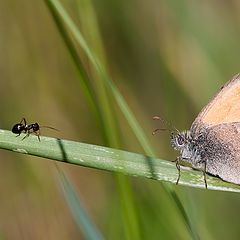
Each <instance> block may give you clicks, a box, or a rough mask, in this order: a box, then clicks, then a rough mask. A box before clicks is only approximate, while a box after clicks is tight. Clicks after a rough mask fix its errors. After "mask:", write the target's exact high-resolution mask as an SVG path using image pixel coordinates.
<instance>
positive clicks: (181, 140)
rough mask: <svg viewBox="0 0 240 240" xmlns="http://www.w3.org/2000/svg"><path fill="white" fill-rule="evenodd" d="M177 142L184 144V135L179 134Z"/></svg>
mask: <svg viewBox="0 0 240 240" xmlns="http://www.w3.org/2000/svg"><path fill="white" fill-rule="evenodd" d="M177 143H178V145H179V146H182V145H183V144H184V143H185V138H184V137H183V136H181V135H179V136H178V138H177Z"/></svg>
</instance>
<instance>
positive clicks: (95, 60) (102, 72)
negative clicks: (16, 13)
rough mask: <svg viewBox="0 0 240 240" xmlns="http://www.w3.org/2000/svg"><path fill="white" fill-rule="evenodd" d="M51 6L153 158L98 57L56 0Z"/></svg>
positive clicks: (142, 134) (144, 139)
mask: <svg viewBox="0 0 240 240" xmlns="http://www.w3.org/2000/svg"><path fill="white" fill-rule="evenodd" d="M49 2H51V4H52V5H53V6H54V7H55V9H56V10H57V12H58V14H59V15H60V16H61V17H62V19H63V21H64V23H65V24H66V26H67V27H68V29H69V30H70V31H71V33H72V34H73V35H74V37H75V39H76V41H77V43H78V44H79V45H80V46H81V48H82V49H83V50H84V52H85V54H86V55H87V57H88V58H89V60H90V62H91V63H92V65H93V67H94V68H95V70H96V72H97V73H98V75H99V77H100V78H101V80H102V81H104V82H105V83H106V85H107V86H108V87H109V88H110V89H111V92H112V94H113V96H114V97H115V99H116V102H117V103H118V105H119V107H120V109H121V111H122V112H123V114H124V116H125V118H126V120H127V122H128V124H129V125H130V127H131V128H132V130H133V132H134V134H135V135H136V137H137V139H138V141H139V142H140V144H141V146H142V147H143V149H144V151H145V152H146V153H147V154H148V155H151V156H154V155H155V154H154V150H153V148H152V146H151V144H150V143H149V141H148V138H147V136H146V135H145V133H144V131H143V129H142V128H141V126H140V124H139V123H138V121H137V119H136V118H135V116H134V114H133V113H132V111H131V110H130V108H129V107H128V104H127V103H126V101H125V99H124V98H123V97H122V95H121V93H120V92H119V90H118V88H117V87H116V86H115V85H114V84H113V82H112V80H111V78H110V77H109V75H108V74H107V72H106V69H105V68H104V66H103V65H102V64H101V63H100V61H99V59H98V57H97V56H96V55H95V54H94V53H93V52H92V51H91V49H90V48H89V46H88V44H87V42H86V41H85V39H84V37H83V35H82V33H81V32H80V30H79V29H78V27H77V26H76V25H75V23H74V22H73V21H72V19H71V18H70V17H69V15H68V14H67V12H66V11H65V9H64V8H63V7H62V5H61V4H60V3H59V1H58V0H49Z"/></svg>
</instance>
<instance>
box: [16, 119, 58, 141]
mask: <svg viewBox="0 0 240 240" xmlns="http://www.w3.org/2000/svg"><path fill="white" fill-rule="evenodd" d="M43 127H44V128H50V129H53V130H56V131H58V130H57V129H56V128H53V127H49V126H41V128H43ZM12 132H13V133H16V134H18V135H17V136H16V137H18V136H20V135H21V133H22V132H24V133H26V136H25V137H24V138H23V139H22V140H24V139H25V138H26V137H28V136H29V135H30V134H32V133H34V134H35V135H36V136H37V137H38V140H39V142H40V126H39V124H38V123H32V124H27V122H26V119H25V118H23V119H22V120H21V122H20V123H17V124H15V125H14V126H13V128H12Z"/></svg>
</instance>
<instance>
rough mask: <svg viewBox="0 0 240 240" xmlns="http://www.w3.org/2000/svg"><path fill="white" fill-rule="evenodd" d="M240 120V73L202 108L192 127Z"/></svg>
mask: <svg viewBox="0 0 240 240" xmlns="http://www.w3.org/2000/svg"><path fill="white" fill-rule="evenodd" d="M232 122H240V74H237V75H235V76H234V77H233V78H232V79H231V80H230V81H228V82H227V83H226V84H225V85H224V86H223V87H222V88H221V89H220V91H219V92H218V93H217V94H216V95H215V96H214V97H213V99H212V100H211V101H210V102H209V103H208V104H207V105H206V106H205V107H204V108H203V109H202V111H201V112H200V113H199V115H198V116H197V118H196V119H195V121H194V122H193V124H192V129H195V130H196V128H198V126H200V125H202V124H203V125H205V126H209V125H217V124H222V123H232Z"/></svg>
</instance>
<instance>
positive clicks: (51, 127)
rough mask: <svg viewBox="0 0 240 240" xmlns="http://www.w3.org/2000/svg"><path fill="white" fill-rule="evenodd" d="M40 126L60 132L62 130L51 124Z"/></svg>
mask: <svg viewBox="0 0 240 240" xmlns="http://www.w3.org/2000/svg"><path fill="white" fill-rule="evenodd" d="M40 128H49V129H52V130H55V131H58V132H60V130H58V129H57V128H54V127H50V126H40Z"/></svg>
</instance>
